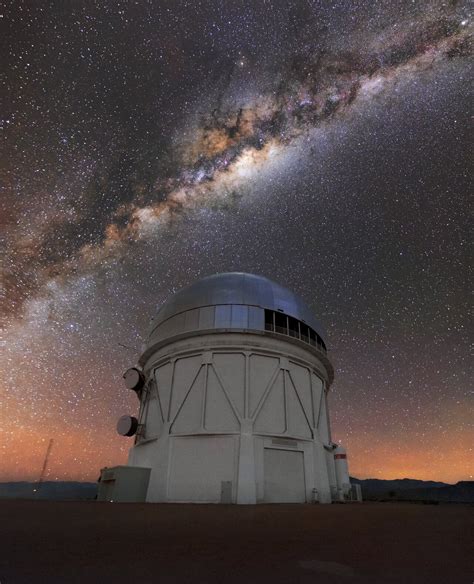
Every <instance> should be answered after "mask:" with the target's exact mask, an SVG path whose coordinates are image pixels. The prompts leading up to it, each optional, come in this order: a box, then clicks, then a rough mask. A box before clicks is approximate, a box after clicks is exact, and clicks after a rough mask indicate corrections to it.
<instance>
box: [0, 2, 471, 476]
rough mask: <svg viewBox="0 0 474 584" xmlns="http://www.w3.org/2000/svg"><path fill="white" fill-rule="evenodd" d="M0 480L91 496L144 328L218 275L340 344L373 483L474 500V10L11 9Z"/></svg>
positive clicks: (126, 407)
mask: <svg viewBox="0 0 474 584" xmlns="http://www.w3.org/2000/svg"><path fill="white" fill-rule="evenodd" d="M1 4H2V5H3V7H2V10H1V19H0V22H2V24H3V27H4V30H5V33H4V34H3V35H2V36H3V43H2V49H3V52H4V62H5V63H6V64H7V68H6V72H5V74H4V76H3V78H2V89H3V90H2V94H3V96H4V102H3V107H2V110H1V118H2V119H1V126H0V128H1V132H2V136H3V140H2V155H1V157H0V165H1V188H2V195H1V234H2V235H1V238H2V248H3V253H2V257H3V264H2V310H1V318H2V326H3V328H2V330H3V332H2V354H1V361H2V362H1V368H2V376H1V383H2V388H1V392H2V393H1V404H2V407H1V411H0V426H1V428H0V429H1V438H0V444H1V448H2V464H1V466H0V480H36V479H37V478H38V477H39V474H40V471H41V467H42V463H43V458H44V455H45V452H46V448H47V445H48V441H49V439H50V438H53V439H54V444H53V447H52V450H51V456H50V461H49V465H48V469H47V476H46V478H47V479H48V480H96V478H97V476H98V471H99V469H100V468H101V467H103V466H105V465H107V466H111V465H113V464H119V463H123V462H124V461H125V460H126V456H127V452H128V448H129V447H130V446H131V444H132V442H131V439H126V438H122V437H119V436H118V435H117V434H116V431H115V423H116V420H117V418H118V417H119V416H120V415H122V414H124V413H130V414H133V413H134V412H135V411H136V409H137V401H136V398H135V396H134V395H130V393H133V392H129V391H128V390H127V389H126V388H125V387H124V385H123V380H122V379H121V376H122V373H123V371H124V370H125V369H126V368H127V367H129V366H132V365H134V364H135V363H136V360H137V356H138V352H139V350H140V347H141V343H142V340H143V336H144V335H145V333H146V330H147V327H148V322H149V320H150V318H151V317H152V316H153V315H154V313H155V312H156V310H157V308H158V307H159V305H160V304H161V303H162V302H163V301H164V300H165V299H166V298H167V297H169V295H170V294H172V293H173V292H175V291H177V290H178V289H179V288H181V287H182V286H185V285H188V284H190V283H191V282H193V281H194V280H196V279H198V278H200V277H203V276H206V275H209V274H213V273H216V272H222V271H245V272H252V273H256V274H261V275H263V276H266V277H268V278H271V279H273V280H276V281H277V282H280V283H281V284H283V285H285V286H287V287H289V288H291V289H293V290H294V291H295V292H296V293H298V294H300V295H301V296H302V297H303V298H304V299H305V301H306V302H307V303H308V305H309V306H310V307H311V308H312V309H313V310H314V312H315V314H316V316H317V317H318V318H319V319H320V320H321V321H322V322H323V324H324V326H325V328H326V329H327V331H328V338H327V345H328V349H329V351H330V358H331V359H332V361H333V363H334V365H335V370H336V380H335V383H334V385H333V386H332V391H331V395H330V413H331V420H332V430H333V439H334V440H335V441H341V442H342V443H343V444H344V445H345V446H346V447H347V449H348V454H349V465H350V471H351V474H352V475H354V476H358V477H360V478H366V477H374V478H402V477H413V478H419V479H426V480H430V479H431V480H443V481H446V482H456V481H458V480H468V479H469V478H470V477H471V478H472V467H473V462H474V459H473V456H472V446H471V445H472V444H473V443H474V440H473V438H474V436H473V432H472V425H471V420H472V415H471V412H472V405H473V402H472V393H471V388H470V376H471V370H470V368H469V362H468V356H469V353H468V332H469V331H468V324H467V317H466V315H467V310H468V273H469V272H468V212H467V211H468V210H467V197H468V193H469V191H470V187H471V183H470V177H469V170H470V164H469V163H470V154H469V151H470V145H471V142H472V134H470V132H469V128H470V114H471V112H470V109H471V108H470V104H471V103H472V91H471V90H470V87H471V86H472V84H471V83H470V81H471V80H472V67H471V65H470V63H471V62H472V61H471V59H470V57H471V54H472V46H471V35H472V24H471V23H472V20H471V14H470V13H469V10H468V3H467V2H466V3H463V2H453V1H446V2H441V1H436V0H434V1H422V0H420V1H416V2H414V1H407V0H390V1H378V2H373V0H354V1H349V0H324V1H323V0H319V1H318V0H314V1H311V0H298V1H287V0H285V1H283V0H282V1H277V0H259V1H250V0H247V1H243V0H232V1H231V0H193V1H183V0H161V1H160V2H158V1H156V2H155V1H151V0H148V1H147V0H137V1H132V0H130V1H127V2H121V1H114V2H111V1H109V0H102V1H92V0H78V1H76V2H61V1H59V0H58V1H56V2H54V1H50V0H45V1H42V2H28V1H18V2H12V3H9V2H8V3H6V4H5V3H3V2H2V3H1Z"/></svg>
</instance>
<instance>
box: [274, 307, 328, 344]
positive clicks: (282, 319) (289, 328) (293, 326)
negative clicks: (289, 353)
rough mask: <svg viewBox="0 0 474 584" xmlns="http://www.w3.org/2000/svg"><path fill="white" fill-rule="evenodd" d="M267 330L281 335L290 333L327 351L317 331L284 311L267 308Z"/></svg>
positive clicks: (291, 335)
mask: <svg viewBox="0 0 474 584" xmlns="http://www.w3.org/2000/svg"><path fill="white" fill-rule="evenodd" d="M265 330H266V331H271V332H276V333H279V334H281V335H289V336H290V337H294V338H295V339H301V340H302V341H304V342H305V343H308V344H310V345H313V347H317V348H318V349H319V350H320V351H322V352H323V353H326V345H325V344H324V343H323V340H322V339H321V337H320V336H319V335H318V333H317V332H316V331H314V330H313V329H312V328H310V327H309V326H308V325H307V324H305V323H304V322H300V321H299V320H297V319H296V318H293V317H292V316H287V315H286V314H283V313H282V312H274V311H273V310H265Z"/></svg>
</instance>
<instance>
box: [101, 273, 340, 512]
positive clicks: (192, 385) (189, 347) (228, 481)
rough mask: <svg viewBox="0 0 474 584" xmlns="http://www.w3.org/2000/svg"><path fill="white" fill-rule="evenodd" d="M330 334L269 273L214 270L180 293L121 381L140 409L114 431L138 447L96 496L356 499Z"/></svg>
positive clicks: (107, 473)
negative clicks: (334, 391)
mask: <svg viewBox="0 0 474 584" xmlns="http://www.w3.org/2000/svg"><path fill="white" fill-rule="evenodd" d="M323 335H324V332H323V329H322V327H321V325H320V324H319V322H318V321H317V320H316V319H315V318H314V316H313V315H312V313H311V311H310V309H309V308H308V307H307V306H306V304H305V303H304V302H303V300H302V299H301V298H299V297H298V296H297V295H296V294H294V293H293V292H291V291H290V290H288V289H287V288H284V287H283V286H281V285H280V284H276V283H275V282H272V281H271V280H268V279H267V278H264V277H262V276H255V275H253V274H245V273H240V272H232V273H225V274H216V275H214V276H209V277H207V278H203V279H202V280H199V281H198V282H196V283H194V284H192V285H191V286H188V287H187V288H183V289H182V290H180V291H178V292H177V293H176V294H174V295H173V296H172V297H171V298H169V300H167V301H166V302H165V303H164V304H162V306H161V307H160V309H159V310H158V312H157V314H156V315H155V318H154V319H153V320H152V323H151V328H150V331H149V334H148V337H147V340H146V342H145V345H144V347H143V352H142V354H141V356H140V359H139V362H138V364H137V366H136V367H131V368H129V369H128V370H127V371H126V372H125V374H124V376H123V377H124V381H125V386H126V387H127V388H128V389H131V390H133V391H134V392H135V393H136V395H137V398H138V400H139V407H138V412H137V416H136V417H135V416H130V415H124V416H122V417H121V418H120V420H119V422H118V424H117V431H118V433H119V434H120V435H122V436H124V437H131V436H135V438H134V444H133V446H132V447H131V448H130V451H129V458H128V463H127V465H126V466H120V467H115V468H114V469H110V468H106V469H103V470H102V474H101V482H100V485H101V486H100V492H99V495H98V498H99V499H100V500H114V501H131V500H135V501H144V500H146V501H150V502H175V503H176V502H196V503H198V502H200V503H218V502H221V503H238V504H252V505H253V504H256V503H305V502H306V503H308V502H311V501H312V502H316V501H318V502H320V503H330V502H331V501H333V500H334V501H344V500H346V499H347V498H349V497H350V493H351V485H350V479H349V472H348V468H347V460H346V453H345V451H344V450H343V449H342V448H340V447H338V446H337V445H336V444H334V443H333V442H332V439H331V428H330V424H329V414H328V404H327V395H328V392H329V388H330V386H331V383H332V381H333V379H334V369H333V366H332V364H331V361H330V359H329V357H328V355H327V352H326V345H325V342H324V340H323Z"/></svg>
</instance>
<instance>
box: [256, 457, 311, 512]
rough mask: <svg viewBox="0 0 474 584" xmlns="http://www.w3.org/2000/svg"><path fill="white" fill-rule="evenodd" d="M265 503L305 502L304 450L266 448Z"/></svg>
mask: <svg viewBox="0 0 474 584" xmlns="http://www.w3.org/2000/svg"><path fill="white" fill-rule="evenodd" d="M263 464H264V469H263V472H264V475H265V487H264V488H265V490H264V496H263V500H264V502H265V503H305V502H306V492H305V481H304V458H303V452H299V451H296V450H282V449H279V448H278V449H277V448H265V449H264V457H263Z"/></svg>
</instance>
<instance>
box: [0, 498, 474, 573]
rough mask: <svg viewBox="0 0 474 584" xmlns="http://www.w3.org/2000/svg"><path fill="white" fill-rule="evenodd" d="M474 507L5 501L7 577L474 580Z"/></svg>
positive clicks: (0, 546)
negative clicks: (252, 505)
mask: <svg viewBox="0 0 474 584" xmlns="http://www.w3.org/2000/svg"><path fill="white" fill-rule="evenodd" d="M473 511H474V507H472V506H467V505H438V506H431V505H416V504H410V503H398V504H397V503H363V504H346V505H258V506H254V507H250V506H249V507H241V506H232V505H229V506H227V505H174V504H173V505H171V504H170V505H154V504H148V505H144V504H127V503H122V504H119V503H97V502H57V503H56V502H46V501H45V502H42V501H0V582H1V584H23V583H25V584H26V583H28V584H33V583H37V582H39V583H49V582H52V583H61V584H62V583H76V582H77V583H78V582H80V583H87V584H90V583H95V582H110V583H113V584H121V583H130V582H136V583H140V584H148V583H151V582H153V583H154V582H157V583H160V584H161V583H164V584H168V583H170V584H173V583H176V582H179V583H183V582H189V583H191V582H192V583H194V582H198V583H201V582H202V583H206V584H208V583H209V584H214V583H215V584H218V583H219V584H228V583H229V584H234V583H239V584H240V583H253V582H273V583H275V584H280V583H281V584H283V583H285V584H309V583H318V584H326V583H328V584H332V583H351V584H353V583H364V584H368V583H384V582H387V583H397V584H410V583H416V584H420V583H425V582H426V583H430V584H433V583H435V582H440V583H443V584H463V583H464V582H465V583H466V584H467V583H469V584H471V583H472V582H473V579H474V578H473V577H474V569H473V566H474V561H473V553H472V535H473V529H472V528H473V523H474V522H473V517H474V514H473Z"/></svg>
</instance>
